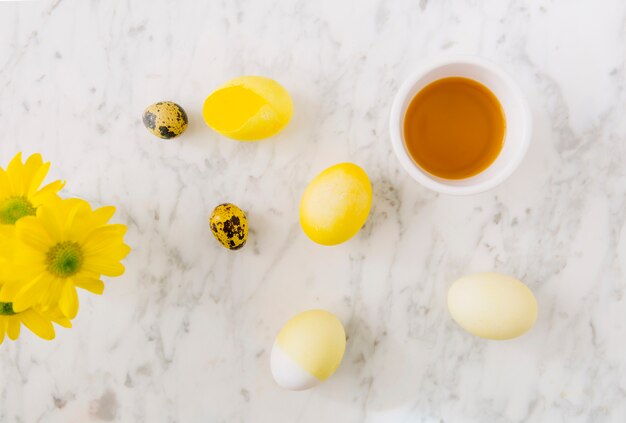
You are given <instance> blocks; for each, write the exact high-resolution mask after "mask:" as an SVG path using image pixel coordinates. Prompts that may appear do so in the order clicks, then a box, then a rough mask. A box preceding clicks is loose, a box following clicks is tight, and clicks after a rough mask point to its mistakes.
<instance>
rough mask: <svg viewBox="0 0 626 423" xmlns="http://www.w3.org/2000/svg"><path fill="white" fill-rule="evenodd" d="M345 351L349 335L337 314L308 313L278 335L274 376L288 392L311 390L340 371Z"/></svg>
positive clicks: (315, 311) (295, 319)
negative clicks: (338, 368)
mask: <svg viewBox="0 0 626 423" xmlns="http://www.w3.org/2000/svg"><path fill="white" fill-rule="evenodd" d="M345 350H346V333H345V331H344V329H343V325H342V324H341V321H339V319H338V318H337V317H336V316H335V315H334V314H332V313H329V312H328V311H324V310H309V311H305V312H303V313H300V314H298V315H297V316H296V317H294V318H292V319H291V320H289V321H288V322H287V324H286V325H285V326H283V328H282V329H281V330H280V332H279V333H278V336H277V337H276V340H275V341H274V345H273V347H272V354H271V370H272V376H273V377H274V380H275V381H276V383H278V385H280V386H281V387H283V388H286V389H291V390H295V391H300V390H303V389H308V388H311V387H313V386H315V385H317V384H319V383H321V382H323V381H325V380H326V379H328V378H329V377H330V376H331V375H332V374H333V373H334V372H335V370H337V367H339V364H340V363H341V359H342V358H343V354H344V352H345Z"/></svg>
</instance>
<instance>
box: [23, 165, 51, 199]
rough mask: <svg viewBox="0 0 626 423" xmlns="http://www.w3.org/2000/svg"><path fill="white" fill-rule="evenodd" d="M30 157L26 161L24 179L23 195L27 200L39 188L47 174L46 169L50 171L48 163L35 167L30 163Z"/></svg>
mask: <svg viewBox="0 0 626 423" xmlns="http://www.w3.org/2000/svg"><path fill="white" fill-rule="evenodd" d="M31 157H32V156H31ZM31 157H29V158H28V160H26V166H25V167H26V175H25V179H24V194H25V195H26V196H27V197H28V198H30V197H31V196H32V195H33V194H34V193H36V192H37V190H38V189H39V186H40V185H41V183H42V182H43V180H44V179H45V178H46V175H47V174H48V169H50V163H44V164H43V165H37V164H35V163H32V162H31ZM29 162H31V163H29Z"/></svg>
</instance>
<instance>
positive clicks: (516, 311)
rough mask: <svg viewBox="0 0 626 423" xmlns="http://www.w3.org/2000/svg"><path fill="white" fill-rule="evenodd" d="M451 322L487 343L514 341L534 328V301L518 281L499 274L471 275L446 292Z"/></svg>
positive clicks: (527, 290) (530, 293) (535, 304)
mask: <svg viewBox="0 0 626 423" xmlns="http://www.w3.org/2000/svg"><path fill="white" fill-rule="evenodd" d="M448 310H449V311H450V314H451V315H452V318H453V319H454V320H455V321H456V322H457V323H458V324H459V325H460V326H461V327H462V328H463V329H465V330H466V331H468V332H469V333H471V334H473V335H476V336H480V337H482V338H488V339H499V340H502V339H511V338H515V337H518V336H520V335H522V334H524V333H525V332H527V331H528V330H529V329H530V328H532V327H533V325H534V324H535V320H536V319H537V300H536V299H535V296H534V295H533V293H532V291H531V290H530V289H529V288H528V287H527V286H526V285H525V284H524V283H523V282H521V281H519V280H517V279H515V278H513V277H511V276H507V275H503V274H501V273H495V272H489V273H475V274H472V275H468V276H464V277H462V278H460V279H458V280H457V281H455V282H454V283H453V284H452V286H451V287H450V290H449V291H448Z"/></svg>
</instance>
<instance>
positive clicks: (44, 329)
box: [19, 309, 54, 340]
mask: <svg viewBox="0 0 626 423" xmlns="http://www.w3.org/2000/svg"><path fill="white" fill-rule="evenodd" d="M19 316H20V318H21V320H22V323H24V326H26V327H27V328H28V329H30V330H31V331H32V332H33V333H34V334H35V335H37V336H38V337H40V338H43V339H47V340H51V339H54V327H52V323H50V320H48V319H46V318H44V317H42V316H41V315H40V314H39V313H37V312H36V311H33V310H32V309H29V310H26V311H25V312H23V313H20V315H19Z"/></svg>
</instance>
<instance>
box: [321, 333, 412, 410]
mask: <svg viewBox="0 0 626 423" xmlns="http://www.w3.org/2000/svg"><path fill="white" fill-rule="evenodd" d="M346 334H347V338H348V339H347V342H346V353H345V355H344V358H343V360H342V363H341V365H340V366H339V368H338V369H337V371H336V372H335V374H333V375H332V376H331V378H330V379H329V380H327V381H326V382H325V383H324V384H322V385H321V386H319V387H317V388H315V389H318V390H319V394H318V395H321V396H324V397H327V398H328V399H329V400H330V401H331V402H344V403H349V404H360V406H361V407H363V408H364V409H365V410H366V411H368V412H370V411H384V410H391V409H396V408H401V407H403V406H405V405H406V404H407V403H411V402H413V401H414V399H415V398H414V395H412V393H414V392H416V390H417V388H418V380H416V376H417V374H419V373H421V372H420V370H419V368H417V367H416V366H419V363H415V362H414V361H411V360H410V357H409V356H408V355H407V354H406V352H405V351H406V347H405V346H403V344H402V342H400V341H399V338H396V337H394V336H390V335H389V334H388V333H386V332H383V333H382V334H380V335H379V336H375V335H374V334H373V333H372V332H371V330H370V329H369V328H367V327H365V326H364V325H362V324H359V323H356V324H352V323H349V324H348V325H347V326H346ZM412 369H413V370H412Z"/></svg>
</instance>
